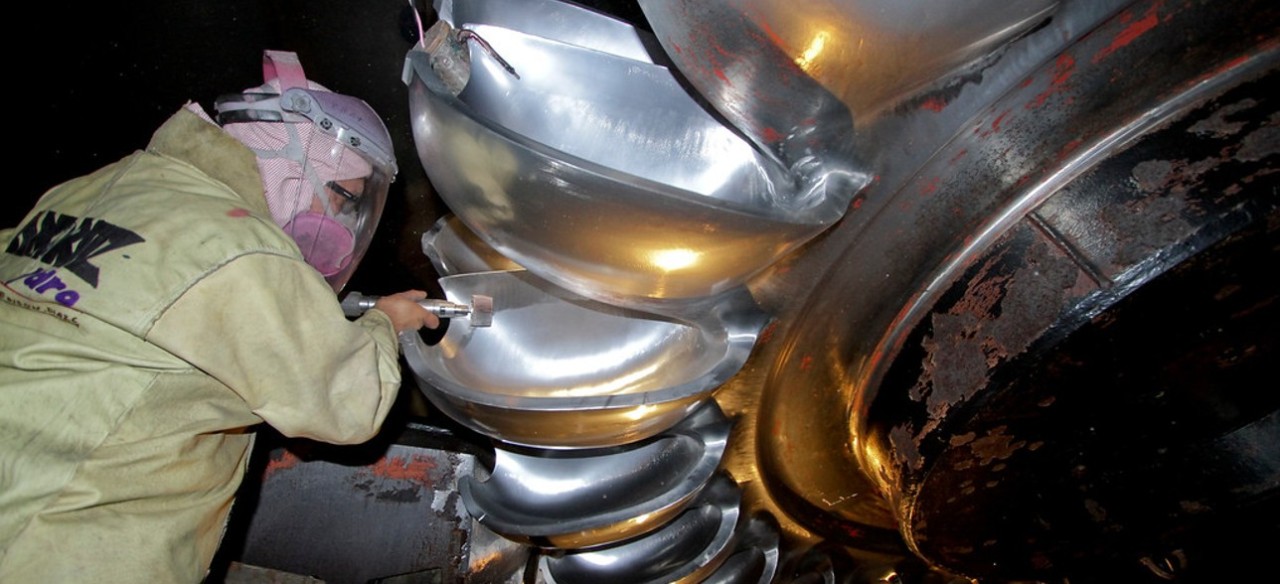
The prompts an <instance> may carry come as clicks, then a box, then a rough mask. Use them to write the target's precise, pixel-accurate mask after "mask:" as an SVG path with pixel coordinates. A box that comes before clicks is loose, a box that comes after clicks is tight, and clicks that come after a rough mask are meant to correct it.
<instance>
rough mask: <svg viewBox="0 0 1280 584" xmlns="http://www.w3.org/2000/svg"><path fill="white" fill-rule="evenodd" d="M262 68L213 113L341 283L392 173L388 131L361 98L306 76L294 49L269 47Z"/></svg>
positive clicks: (299, 237) (295, 233) (304, 245)
mask: <svg viewBox="0 0 1280 584" xmlns="http://www.w3.org/2000/svg"><path fill="white" fill-rule="evenodd" d="M263 77H264V83H263V84H262V85H260V86H258V87H253V88H250V89H247V90H245V91H244V92H243V93H239V94H233V95H228V96H223V97H221V98H219V99H218V101H217V103H216V104H215V106H216V109H217V111H218V122H219V123H220V124H222V127H223V129H224V130H225V131H226V132H227V133H228V134H230V135H232V136H234V137H235V138H236V139H238V140H240V141H241V142H242V143H244V144H245V145H246V146H248V147H249V148H250V149H252V150H253V151H254V153H255V154H256V155H257V162H258V170H259V172H260V173H261V175H262V183H263V188H264V191H265V193H266V199H267V208H268V209H269V210H270V211H271V218H272V220H274V221H275V223H276V224H277V225H279V226H280V227H281V228H282V229H284V230H285V232H286V233H288V234H289V235H290V236H292V237H293V239H294V241H295V242H297V243H298V247H299V249H300V251H301V252H302V256H303V259H305V260H306V261H307V263H309V264H311V266H312V267H314V268H316V269H317V270H318V271H319V272H320V273H321V275H323V276H324V277H325V278H326V280H328V281H329V284H330V285H331V286H332V287H333V289H334V290H335V291H340V290H341V289H342V287H343V286H345V284H346V281H347V280H348V279H349V278H350V276H351V273H352V272H354V271H355V267H356V265H357V264H358V263H359V261H360V259H361V258H362V257H363V255H364V252H365V251H366V250H367V248H368V244H369V240H370V239H372V236H373V231H374V228H375V227H376V225H377V222H378V219H379V217H380V215H381V213H382V207H383V203H384V201H385V198H386V191H387V189H388V187H389V186H390V184H391V181H392V180H394V178H395V173H396V166H395V157H394V155H393V154H392V148H391V137H390V135H389V134H388V133H387V130H386V127H385V125H383V124H382V120H381V119H380V118H379V117H378V116H377V114H376V113H375V112H374V111H373V109H372V108H370V107H369V106H368V104H366V103H365V102H363V101H361V100H359V99H356V98H353V97H350V96H345V95H340V94H337V93H333V92H331V91H329V90H328V89H327V88H325V87H324V86H322V85H320V84H319V83H316V82H314V81H309V80H307V79H306V77H305V75H304V74H303V72H302V66H301V64H300V63H299V62H298V59H297V55H296V54H294V53H289V52H281V51H266V52H265V53H264V59H263Z"/></svg>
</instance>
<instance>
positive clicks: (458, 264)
mask: <svg viewBox="0 0 1280 584" xmlns="http://www.w3.org/2000/svg"><path fill="white" fill-rule="evenodd" d="M422 253H423V254H425V255H426V256H427V259H429V260H431V265H432V267H434V268H435V269H436V273H437V274H439V275H440V276H452V275H454V274H470V273H473V272H490V271H494V270H519V269H521V268H520V265H519V264H517V263H515V262H514V261H511V260H510V259H509V258H507V257H506V256H503V255H502V254H500V253H498V251H497V250H495V249H493V248H492V247H490V246H489V244H487V243H485V242H484V240H482V239H480V238H479V237H478V236H477V235H476V234H475V232H473V231H471V230H470V229H467V226H466V225H463V224H462V221H460V220H459V219H458V217H457V216H456V215H452V214H447V215H445V216H443V217H441V218H440V219H438V220H436V222H435V224H433V225H432V226H431V228H430V229H428V230H427V232H426V233H424V234H422Z"/></svg>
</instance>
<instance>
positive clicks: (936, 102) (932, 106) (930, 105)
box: [920, 97, 947, 112]
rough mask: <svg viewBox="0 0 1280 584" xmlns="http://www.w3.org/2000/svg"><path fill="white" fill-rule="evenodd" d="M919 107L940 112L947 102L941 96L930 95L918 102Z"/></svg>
mask: <svg viewBox="0 0 1280 584" xmlns="http://www.w3.org/2000/svg"><path fill="white" fill-rule="evenodd" d="M920 108H921V109H927V110H929V111H931V112H940V111H942V110H944V109H946V108H947V102H946V100H943V99H942V98H938V97H930V98H929V99H926V100H924V103H922V104H920Z"/></svg>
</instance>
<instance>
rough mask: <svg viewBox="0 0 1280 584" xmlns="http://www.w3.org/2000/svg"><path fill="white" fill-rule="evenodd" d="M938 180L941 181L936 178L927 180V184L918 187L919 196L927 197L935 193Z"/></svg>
mask: <svg viewBox="0 0 1280 584" xmlns="http://www.w3.org/2000/svg"><path fill="white" fill-rule="evenodd" d="M940 180H942V179H941V178H939V177H936V176H935V177H933V178H931V179H929V182H927V183H924V186H923V187H920V194H922V195H929V194H933V193H934V192H936V191H937V190H938V181H940Z"/></svg>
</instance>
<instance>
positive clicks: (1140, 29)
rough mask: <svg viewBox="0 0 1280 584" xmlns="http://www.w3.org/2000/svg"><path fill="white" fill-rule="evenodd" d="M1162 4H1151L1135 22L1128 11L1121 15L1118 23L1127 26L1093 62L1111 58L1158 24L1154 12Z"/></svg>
mask: <svg viewBox="0 0 1280 584" xmlns="http://www.w3.org/2000/svg"><path fill="white" fill-rule="evenodd" d="M1163 4H1164V2H1156V3H1154V4H1152V5H1151V8H1149V9H1147V13H1146V14H1144V15H1142V18H1141V19H1139V20H1137V21H1133V14H1132V13H1130V12H1128V11H1126V12H1124V13H1123V14H1121V15H1120V22H1121V23H1128V26H1125V27H1124V30H1122V31H1120V34H1118V35H1116V37H1115V38H1114V39H1111V44H1109V45H1107V46H1106V47H1105V48H1103V49H1102V50H1101V51H1098V54H1096V55H1094V56H1093V62H1094V63H1097V62H1098V61H1101V60H1103V59H1105V58H1107V57H1109V56H1111V54H1112V53H1114V52H1116V51H1118V50H1120V49H1123V48H1124V47H1125V46H1127V45H1128V44H1129V43H1132V42H1133V41H1135V40H1137V39H1138V37H1140V36H1142V35H1144V34H1146V33H1147V31H1149V30H1151V29H1153V28H1155V27H1156V25H1158V24H1160V17H1159V16H1157V15H1156V11H1157V10H1159V9H1160V7H1161V5H1163ZM1130 21H1132V22H1130Z"/></svg>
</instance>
